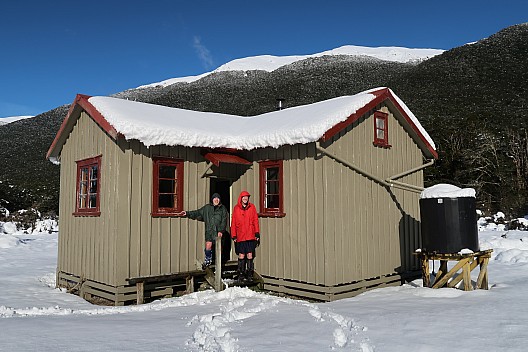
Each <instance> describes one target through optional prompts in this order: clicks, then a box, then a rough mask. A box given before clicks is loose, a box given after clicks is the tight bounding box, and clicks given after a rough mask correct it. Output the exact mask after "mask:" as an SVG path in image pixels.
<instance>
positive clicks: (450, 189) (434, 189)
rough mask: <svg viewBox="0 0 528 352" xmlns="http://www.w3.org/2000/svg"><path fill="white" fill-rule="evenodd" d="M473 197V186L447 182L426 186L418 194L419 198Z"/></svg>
mask: <svg viewBox="0 0 528 352" xmlns="http://www.w3.org/2000/svg"><path fill="white" fill-rule="evenodd" d="M463 197H473V198H475V190H474V189H473V188H460V187H457V186H455V185H450V184H447V183H439V184H437V185H434V186H431V187H428V188H426V189H424V190H423V191H422V193H421V194H420V199H426V198H463Z"/></svg>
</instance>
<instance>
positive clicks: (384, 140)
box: [374, 111, 390, 147]
mask: <svg viewBox="0 0 528 352" xmlns="http://www.w3.org/2000/svg"><path fill="white" fill-rule="evenodd" d="M388 123H389V115H388V114H386V113H384V112H381V111H376V112H375V113H374V144H375V145H378V146H381V147H390V145H389V126H388Z"/></svg>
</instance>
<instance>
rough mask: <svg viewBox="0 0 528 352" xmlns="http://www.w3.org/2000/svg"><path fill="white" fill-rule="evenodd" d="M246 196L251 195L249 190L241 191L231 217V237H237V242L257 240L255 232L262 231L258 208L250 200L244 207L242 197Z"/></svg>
mask: <svg viewBox="0 0 528 352" xmlns="http://www.w3.org/2000/svg"><path fill="white" fill-rule="evenodd" d="M244 196H248V197H250V194H249V193H248V192H247V191H242V192H241V193H240V195H239V196H238V203H237V204H236V205H235V208H234V209H233V216H232V218H231V237H232V238H235V237H236V239H237V242H243V241H251V240H255V239H256V237H255V233H257V232H260V229H259V222H258V215H257V208H255V206H254V205H253V204H251V203H250V202H249V200H248V205H247V206H246V207H245V208H243V207H242V197H244Z"/></svg>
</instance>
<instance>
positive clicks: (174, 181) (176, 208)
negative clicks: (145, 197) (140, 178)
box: [152, 158, 183, 216]
mask: <svg viewBox="0 0 528 352" xmlns="http://www.w3.org/2000/svg"><path fill="white" fill-rule="evenodd" d="M153 188H154V189H153V190H152V215H154V216H174V215H178V214H177V213H179V212H181V211H182V210H183V161H182V160H177V159H170V158H155V159H154V161H153Z"/></svg>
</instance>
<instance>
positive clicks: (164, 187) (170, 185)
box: [159, 180, 174, 193]
mask: <svg viewBox="0 0 528 352" xmlns="http://www.w3.org/2000/svg"><path fill="white" fill-rule="evenodd" d="M159 193H174V180H160V181H159Z"/></svg>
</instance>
